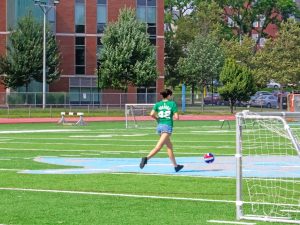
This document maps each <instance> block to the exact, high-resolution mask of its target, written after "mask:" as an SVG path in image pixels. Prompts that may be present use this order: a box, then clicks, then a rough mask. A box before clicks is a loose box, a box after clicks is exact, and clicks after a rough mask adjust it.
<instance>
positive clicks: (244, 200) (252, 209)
mask: <svg viewBox="0 0 300 225" xmlns="http://www.w3.org/2000/svg"><path fill="white" fill-rule="evenodd" d="M295 118H297V120H299V118H300V113H259V114H257V113H252V112H249V111H243V112H241V113H237V114H236V155H235V157H236V171H237V173H236V218H237V220H241V219H245V220H257V221H270V222H281V223H295V224H300V157H299V155H300V147H299V143H298V139H297V134H298V133H297V131H298V132H300V130H299V128H300V124H297V127H295V128H293V127H292V126H289V124H288V122H287V121H296V120H295Z"/></svg>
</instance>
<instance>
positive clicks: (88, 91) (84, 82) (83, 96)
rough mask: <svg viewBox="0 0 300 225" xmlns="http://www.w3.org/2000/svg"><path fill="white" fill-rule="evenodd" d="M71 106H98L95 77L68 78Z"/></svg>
mask: <svg viewBox="0 0 300 225" xmlns="http://www.w3.org/2000/svg"><path fill="white" fill-rule="evenodd" d="M69 84H70V89H69V92H70V103H71V104H99V103H100V100H99V99H100V98H99V97H100V96H99V93H98V88H97V85H96V84H97V78H96V77H70V82H69Z"/></svg>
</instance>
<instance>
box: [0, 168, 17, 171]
mask: <svg viewBox="0 0 300 225" xmlns="http://www.w3.org/2000/svg"><path fill="white" fill-rule="evenodd" d="M0 170H1V171H19V170H20V169H6V168H0Z"/></svg>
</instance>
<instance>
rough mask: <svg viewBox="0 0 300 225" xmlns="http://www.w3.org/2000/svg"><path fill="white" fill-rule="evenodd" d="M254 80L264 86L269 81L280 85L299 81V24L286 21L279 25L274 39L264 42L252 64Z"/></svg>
mask: <svg viewBox="0 0 300 225" xmlns="http://www.w3.org/2000/svg"><path fill="white" fill-rule="evenodd" d="M251 64H252V70H253V72H254V74H255V80H256V82H257V83H258V85H260V86H265V85H266V83H267V82H268V81H269V80H270V79H274V80H276V81H277V82H279V83H281V84H282V85H287V84H288V83H298V82H299V81H300V23H299V22H295V21H294V20H288V21H287V22H283V23H282V24H281V28H280V30H279V33H278V35H277V37H276V38H275V39H270V40H268V41H267V42H266V44H265V47H264V48H262V49H261V50H260V51H258V52H257V54H256V55H255V57H254V58H253V60H252V62H251Z"/></svg>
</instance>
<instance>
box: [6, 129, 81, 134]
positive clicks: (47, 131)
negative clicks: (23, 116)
mask: <svg viewBox="0 0 300 225" xmlns="http://www.w3.org/2000/svg"><path fill="white" fill-rule="evenodd" d="M78 131H80V132H82V131H83V130H75V129H68V130H3V131H0V134H23V133H53V132H54V133H57V132H78Z"/></svg>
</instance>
